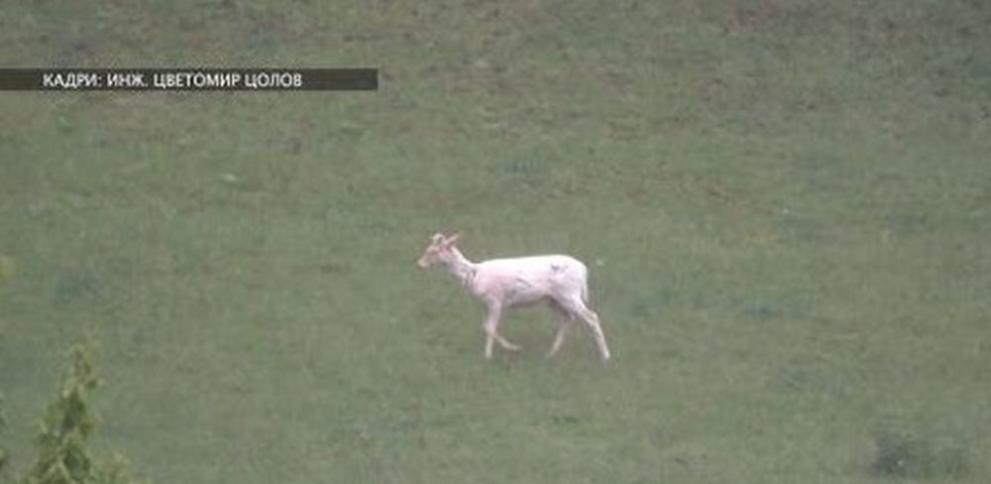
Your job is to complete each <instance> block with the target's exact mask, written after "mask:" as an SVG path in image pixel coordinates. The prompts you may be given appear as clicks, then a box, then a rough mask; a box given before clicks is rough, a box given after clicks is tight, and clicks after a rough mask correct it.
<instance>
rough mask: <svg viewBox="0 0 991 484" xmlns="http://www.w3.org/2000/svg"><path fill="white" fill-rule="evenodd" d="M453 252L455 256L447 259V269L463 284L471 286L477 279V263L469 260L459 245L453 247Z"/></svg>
mask: <svg viewBox="0 0 991 484" xmlns="http://www.w3.org/2000/svg"><path fill="white" fill-rule="evenodd" d="M451 254H452V255H453V256H454V257H452V258H451V259H450V260H448V261H447V271H448V272H450V273H451V275H452V276H454V278H455V279H457V281H458V282H459V283H460V284H461V285H462V286H465V287H471V283H472V281H474V279H475V273H476V272H477V271H478V268H477V267H476V266H475V263H474V262H472V261H470V260H468V258H467V257H465V256H464V254H462V253H461V251H460V250H458V248H457V247H451Z"/></svg>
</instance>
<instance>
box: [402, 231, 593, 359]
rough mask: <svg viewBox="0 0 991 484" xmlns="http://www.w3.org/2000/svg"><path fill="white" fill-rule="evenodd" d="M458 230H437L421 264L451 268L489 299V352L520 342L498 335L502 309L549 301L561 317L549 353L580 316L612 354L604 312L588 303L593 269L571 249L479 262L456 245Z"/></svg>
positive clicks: (486, 322)
mask: <svg viewBox="0 0 991 484" xmlns="http://www.w3.org/2000/svg"><path fill="white" fill-rule="evenodd" d="M458 238H459V234H455V235H453V236H450V237H446V236H444V235H443V234H440V233H438V234H434V236H433V237H431V239H430V244H429V245H428V246H427V248H426V250H424V252H423V255H422V256H421V257H420V260H419V261H417V264H418V265H419V266H420V267H422V268H427V267H430V266H432V265H436V264H440V265H443V266H445V267H446V268H447V270H448V272H450V273H451V275H453V276H454V277H455V278H456V279H457V280H458V281H459V282H460V283H461V284H462V285H463V286H464V287H465V288H466V289H467V290H468V291H469V292H470V293H472V294H474V295H475V296H476V297H477V298H479V299H480V300H481V301H482V303H484V304H485V307H486V309H487V314H486V317H485V320H484V322H483V323H482V328H483V329H484V330H485V336H486V338H485V357H486V358H491V357H492V343H493V342H498V343H499V345H500V346H502V347H503V348H505V349H507V350H510V351H516V350H519V349H520V347H519V346H517V345H514V344H512V343H510V342H509V341H506V339H505V338H503V337H502V336H501V335H499V332H498V328H499V319H500V316H501V315H502V312H503V310H505V309H509V308H512V307H515V306H522V305H529V304H535V303H539V302H547V303H548V305H550V307H551V308H552V309H553V310H554V311H555V312H556V313H558V315H559V316H560V318H561V322H560V325H559V326H558V331H557V335H556V336H555V337H554V343H553V344H551V348H550V350H549V351H548V352H547V356H548V357H551V356H554V355H555V354H556V353H557V351H558V350H559V349H560V348H561V343H562V342H563V341H564V335H565V333H566V332H567V330H568V328H569V327H570V326H571V323H573V322H574V321H575V320H582V321H584V322H585V323H586V324H588V326H589V327H590V328H591V329H592V331H593V333H594V335H595V342H596V344H597V345H598V347H599V353H600V355H601V356H602V359H603V360H608V359H609V357H610V354H609V347H608V345H606V337H605V335H604V334H603V332H602V326H601V324H599V317H598V315H596V314H595V312H594V311H592V310H591V309H589V308H588V305H587V304H588V269H587V268H586V267H585V264H583V263H582V262H581V261H579V260H578V259H575V258H574V257H571V256H567V255H540V256H533V257H518V258H512V259H491V260H487V261H483V262H478V263H474V262H471V261H470V260H468V259H467V258H465V256H464V255H462V254H461V251H459V250H458V248H457V247H455V246H454V243H455V242H456V241H457V240H458Z"/></svg>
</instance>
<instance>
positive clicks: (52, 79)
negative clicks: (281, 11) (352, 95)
mask: <svg viewBox="0 0 991 484" xmlns="http://www.w3.org/2000/svg"><path fill="white" fill-rule="evenodd" d="M378 77H379V76H378V69H373V68H328V69H313V68H306V69H293V68H257V69H247V68H245V69H229V68H223V69H220V68H204V69H201V68H154V69H128V68H94V69H88V68H58V69H43V68H0V91H374V90H377V89H378Z"/></svg>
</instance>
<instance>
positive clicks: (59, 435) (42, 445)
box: [19, 345, 136, 484]
mask: <svg viewBox="0 0 991 484" xmlns="http://www.w3.org/2000/svg"><path fill="white" fill-rule="evenodd" d="M99 384H100V381H99V380H98V379H97V378H96V374H95V372H94V370H93V363H92V358H91V356H90V353H89V351H88V350H87V348H86V347H85V346H83V345H76V346H74V347H73V348H72V350H71V352H70V366H69V372H68V374H67V375H66V376H65V377H64V378H63V380H62V384H61V385H60V386H59V389H58V395H57V396H56V398H55V400H54V401H53V402H52V403H50V404H49V406H48V410H47V412H46V414H45V418H44V419H43V420H42V422H41V430H40V433H39V435H38V443H37V458H36V460H35V463H34V465H33V466H31V468H30V470H29V471H28V473H27V475H25V476H24V477H23V478H22V479H21V480H20V481H19V482H20V483H21V484H127V483H131V482H136V481H135V479H133V478H132V477H131V476H130V473H129V472H128V469H127V467H128V466H127V462H126V461H124V460H123V458H121V457H119V456H116V457H115V458H114V459H112V460H110V461H106V462H103V461H96V460H95V459H94V458H93V457H92V456H91V455H90V452H89V449H88V448H87V441H88V440H89V438H90V437H91V436H92V435H93V431H94V430H95V428H96V417H95V415H94V414H93V411H92V410H91V408H90V405H89V401H88V396H89V392H90V391H92V390H94V389H96V388H97V387H98V386H99Z"/></svg>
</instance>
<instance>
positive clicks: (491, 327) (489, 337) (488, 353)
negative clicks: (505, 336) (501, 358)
mask: <svg viewBox="0 0 991 484" xmlns="http://www.w3.org/2000/svg"><path fill="white" fill-rule="evenodd" d="M487 306H488V314H486V315H485V320H484V321H483V322H482V330H484V331H485V358H486V359H491V358H492V343H493V342H494V341H495V339H496V338H497V337H498V335H496V328H498V327H499V316H500V314H501V313H502V305H501V304H499V303H497V302H489V303H488V305H487Z"/></svg>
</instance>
